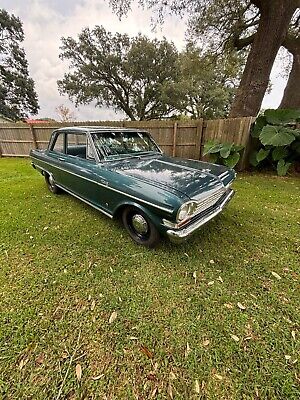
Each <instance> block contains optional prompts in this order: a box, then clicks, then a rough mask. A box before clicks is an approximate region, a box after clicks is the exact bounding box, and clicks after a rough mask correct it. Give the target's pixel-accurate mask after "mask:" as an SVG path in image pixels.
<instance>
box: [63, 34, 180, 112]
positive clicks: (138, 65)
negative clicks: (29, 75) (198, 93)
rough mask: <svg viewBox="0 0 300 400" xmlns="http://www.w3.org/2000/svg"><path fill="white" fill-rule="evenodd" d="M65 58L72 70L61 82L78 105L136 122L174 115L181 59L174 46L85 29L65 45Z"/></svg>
mask: <svg viewBox="0 0 300 400" xmlns="http://www.w3.org/2000/svg"><path fill="white" fill-rule="evenodd" d="M62 42H63V45H62V47H61V50H62V53H61V58H62V59H63V60H69V62H70V70H71V72H68V73H66V74H65V75H64V78H63V79H62V80H60V81H58V86H59V89H60V92H61V93H67V94H68V95H69V97H70V99H71V100H73V101H75V103H76V104H87V103H90V102H94V103H95V104H96V106H103V105H104V106H107V107H114V108H115V109H116V110H123V111H124V112H125V113H126V115H127V116H128V117H129V118H130V119H132V120H136V119H139V120H141V119H152V118H161V117H163V116H168V115H171V114H172V112H173V111H174V110H175V109H176V107H175V105H174V86H173V85H171V84H172V83H174V82H176V81H177V79H178V67H177V58H178V53H177V50H176V48H175V46H174V44H172V43H169V42H167V41H166V40H165V39H164V40H162V41H158V40H152V41H151V40H149V39H148V38H146V37H145V36H141V35H139V36H137V37H135V38H130V37H129V36H128V35H122V34H119V33H116V34H115V35H114V34H112V33H110V32H107V31H106V30H105V29H104V28H103V27H101V26H96V27H95V28H94V29H92V30H91V29H89V28H85V29H84V30H83V31H82V32H81V33H80V34H79V37H78V40H75V39H73V38H71V37H68V38H63V39H62Z"/></svg>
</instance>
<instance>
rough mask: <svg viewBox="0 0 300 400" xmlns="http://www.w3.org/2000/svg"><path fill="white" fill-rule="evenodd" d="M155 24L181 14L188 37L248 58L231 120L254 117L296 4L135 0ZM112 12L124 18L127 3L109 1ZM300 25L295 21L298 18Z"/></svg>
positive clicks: (299, 3)
mask: <svg viewBox="0 0 300 400" xmlns="http://www.w3.org/2000/svg"><path fill="white" fill-rule="evenodd" d="M139 3H140V4H141V5H142V6H144V7H147V8H150V9H152V10H154V12H156V13H157V15H158V17H159V18H163V17H164V15H165V14H167V13H177V14H181V13H186V14H187V15H188V18H189V28H190V31H194V33H195V32H198V34H199V35H198V37H199V38H201V39H202V41H205V42H206V44H207V42H209V45H210V46H213V48H214V49H218V48H219V49H220V48H222V49H223V48H224V45H225V44H226V45H228V44H231V45H233V46H235V47H236V48H240V49H242V48H244V47H245V46H246V45H247V44H248V45H249V44H251V46H250V48H249V51H248V53H247V61H246V63H245V68H244V72H243V74H242V77H241V81H240V85H239V88H238V90H237V94H236V96H235V99H234V102H233V105H232V108H231V116H255V115H256V114H257V113H258V111H259V109H260V106H261V103H262V100H263V97H264V94H265V92H266V89H267V87H268V83H269V77H270V72H271V69H272V66H273V63H274V60H275V57H276V55H277V52H278V50H279V48H280V46H281V45H282V44H283V43H284V41H285V38H286V36H287V32H288V28H289V26H290V23H291V20H292V19H293V16H295V13H297V12H298V11H299V7H300V0H184V1H179V0H171V1H165V0H157V1H154V0H140V1H139ZM110 4H111V6H112V7H113V9H114V10H115V11H116V12H117V13H118V14H119V15H123V14H126V13H127V12H128V11H129V9H130V4H131V1H128V2H123V1H122V0H110ZM298 22H299V18H298Z"/></svg>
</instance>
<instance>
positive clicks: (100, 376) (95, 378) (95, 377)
mask: <svg viewBox="0 0 300 400" xmlns="http://www.w3.org/2000/svg"><path fill="white" fill-rule="evenodd" d="M102 376H104V374H100V375H97V376H93V377H92V379H93V381H98V380H99V379H101V378H102Z"/></svg>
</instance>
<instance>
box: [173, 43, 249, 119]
mask: <svg viewBox="0 0 300 400" xmlns="http://www.w3.org/2000/svg"><path fill="white" fill-rule="evenodd" d="M179 65H180V73H181V76H180V81H179V83H176V85H178V86H179V88H178V91H180V92H181V96H180V98H181V99H182V100H181V104H179V105H178V109H179V110H181V112H183V113H185V114H187V115H190V116H191V117H192V118H194V119H197V118H208V119H209V118H217V117H224V116H226V115H228V112H229V108H230V106H231V103H232V99H233V96H234V93H235V90H236V87H237V85H238V82H239V75H240V71H241V65H242V63H241V59H240V57H239V56H238V55H237V54H234V53H226V54H224V55H222V56H218V57H216V56H215V54H213V53H211V52H205V53H201V51H200V50H199V49H198V48H197V47H194V46H193V45H191V44H190V45H188V46H187V48H186V50H185V51H183V52H182V53H181V54H180V55H179ZM180 107H181V108H180Z"/></svg>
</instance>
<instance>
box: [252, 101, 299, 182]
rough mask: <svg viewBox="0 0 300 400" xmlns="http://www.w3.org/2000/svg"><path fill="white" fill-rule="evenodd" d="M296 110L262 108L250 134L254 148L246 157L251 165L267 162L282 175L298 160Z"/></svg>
mask: <svg viewBox="0 0 300 400" xmlns="http://www.w3.org/2000/svg"><path fill="white" fill-rule="evenodd" d="M298 122H300V110H283V109H278V110H266V111H265V112H264V115H261V116H259V117H258V118H257V119H256V121H255V124H254V125H253V128H252V132H251V135H252V137H254V138H256V139H257V141H258V148H257V150H255V151H254V152H253V153H252V154H251V156H250V164H251V165H253V166H254V167H257V166H258V165H264V164H266V163H267V162H269V163H271V165H272V166H274V167H275V168H276V170H277V173H278V175H280V176H283V175H286V173H287V172H288V170H289V168H290V166H291V165H293V163H294V162H295V161H297V160H299V159H300V129H297V128H296V126H297V123H298Z"/></svg>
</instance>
